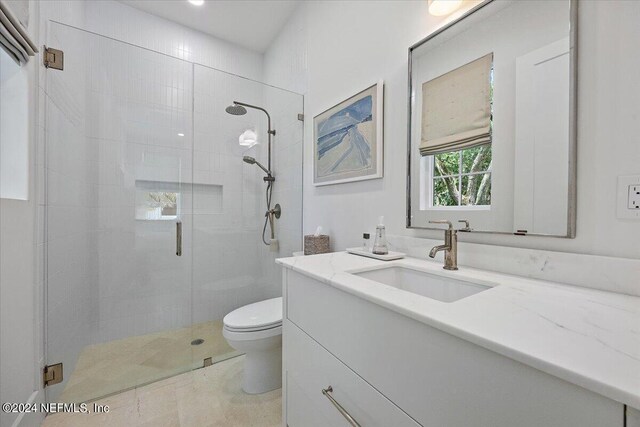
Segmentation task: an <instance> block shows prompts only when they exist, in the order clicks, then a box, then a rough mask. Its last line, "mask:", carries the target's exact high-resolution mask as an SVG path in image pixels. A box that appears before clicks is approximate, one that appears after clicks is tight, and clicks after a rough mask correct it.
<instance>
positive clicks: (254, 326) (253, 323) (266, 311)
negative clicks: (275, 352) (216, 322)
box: [222, 297, 282, 335]
mask: <svg viewBox="0 0 640 427" xmlns="http://www.w3.org/2000/svg"><path fill="white" fill-rule="evenodd" d="M222 323H223V324H224V329H225V330H226V331H228V332H235V333H248V332H260V331H267V330H270V329H276V328H280V330H281V329H282V297H278V298H271V299H268V300H265V301H259V302H256V303H253V304H249V305H245V306H244V307H240V308H238V309H236V310H233V311H232V312H231V313H229V314H227V315H226V316H224V319H223V320H222ZM261 335H262V334H261ZM269 335H272V334H269Z"/></svg>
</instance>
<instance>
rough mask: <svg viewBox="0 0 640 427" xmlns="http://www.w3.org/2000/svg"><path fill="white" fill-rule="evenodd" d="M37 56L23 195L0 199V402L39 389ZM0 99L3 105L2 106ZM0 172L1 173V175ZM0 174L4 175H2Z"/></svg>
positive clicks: (33, 11) (27, 70)
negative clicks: (24, 193)
mask: <svg viewBox="0 0 640 427" xmlns="http://www.w3.org/2000/svg"><path fill="white" fill-rule="evenodd" d="M25 3H27V2H22V3H20V4H18V3H16V2H14V1H12V2H10V4H9V6H10V7H14V8H15V9H14V11H15V13H16V15H18V16H19V18H20V19H21V20H22V22H24V23H25V24H26V23H27V22H30V25H28V31H29V34H30V35H31V36H32V37H34V39H36V40H37V36H38V14H37V7H35V5H34V2H33V1H31V2H29V3H28V6H29V7H26V6H27V5H26V4H25ZM37 58H38V57H37V56H36V57H35V58H32V60H31V61H30V62H29V63H28V64H27V65H26V66H23V67H22V68H21V70H20V73H21V74H22V76H23V78H26V79H27V86H28V94H26V95H27V104H26V106H27V109H28V132H27V134H26V135H25V136H26V137H27V140H26V141H24V143H26V144H27V146H28V150H27V154H28V156H29V157H28V176H27V179H28V181H27V184H28V194H29V198H28V199H27V200H7V199H0V401H1V402H30V401H32V402H38V401H41V400H42V399H43V393H41V384H40V381H41V377H40V375H41V374H40V367H41V366H42V361H43V359H42V352H43V346H42V342H43V336H42V326H43V323H42V322H43V319H42V295H41V291H42V286H41V283H40V281H41V278H40V276H38V274H37V272H38V271H39V270H41V269H40V268H38V266H37V262H38V257H37V256H36V254H37V246H36V240H37V235H38V234H39V233H40V232H41V231H42V229H41V227H38V226H37V224H38V222H37V221H36V218H37V216H36V206H37V194H36V186H35V182H36V168H35V164H36V161H37V159H38V156H39V153H37V152H36V150H35V146H36V144H35V140H36V135H37V132H36V129H37V124H38V115H37V110H38V109H37V105H38V98H37V69H38V65H37V64H38V59H37ZM4 105H5V104H4V103H3V107H4ZM3 177H4V175H3ZM3 179H4V178H3ZM41 419H42V416H41V415H40V414H29V415H19V414H12V413H9V414H7V413H5V412H4V411H3V412H2V413H0V425H1V426H3V427H4V426H10V425H17V423H20V425H21V426H36V425H39V424H40V420H41Z"/></svg>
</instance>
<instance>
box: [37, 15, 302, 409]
mask: <svg viewBox="0 0 640 427" xmlns="http://www.w3.org/2000/svg"><path fill="white" fill-rule="evenodd" d="M47 43H48V45H49V46H52V47H54V48H57V49H61V50H63V51H64V61H65V63H64V70H63V71H58V70H53V69H49V70H46V71H45V72H44V75H45V84H44V87H43V92H42V94H43V98H44V105H45V108H44V111H45V120H44V123H43V126H44V131H45V138H44V144H43V146H42V149H43V151H44V154H45V156H44V158H45V164H44V165H41V167H42V170H44V180H43V182H44V184H40V185H41V186H43V190H44V191H43V193H44V194H45V197H44V200H42V202H41V203H42V204H43V206H44V218H43V219H42V221H43V223H44V224H45V227H44V229H45V232H44V236H43V239H42V243H43V249H44V253H45V263H44V270H45V274H44V279H45V289H46V297H45V304H46V306H45V319H46V328H45V329H46V337H45V342H46V362H47V364H55V363H58V362H62V363H63V364H64V377H65V378H64V381H63V382H62V383H61V384H56V385H52V386H50V387H47V388H46V396H47V400H48V401H49V402H84V401H88V400H95V399H98V398H101V397H104V396H107V395H110V394H114V393H118V392H121V391H124V390H128V389H131V388H134V387H137V386H140V385H144V384H148V383H151V382H154V381H157V380H160V379H163V378H167V377H170V376H173V375H176V374H178V373H182V372H185V371H189V370H191V369H196V368H200V367H202V366H206V365H208V364H211V363H216V362H220V361H224V360H226V359H228V358H230V357H233V356H237V355H239V353H238V352H237V351H234V349H233V348H231V347H229V345H228V343H227V341H226V340H225V339H224V336H223V334H222V326H223V318H224V316H225V315H226V314H227V313H229V312H231V311H232V310H235V309H237V308H238V307H241V306H243V305H246V304H249V303H253V302H256V301H260V300H264V299H268V298H274V297H279V296H281V295H282V290H281V289H282V288H281V283H282V279H281V269H280V268H278V266H277V265H276V264H275V259H276V258H279V257H287V256H290V255H291V253H292V252H294V251H299V250H300V249H301V240H302V236H301V235H302V145H303V144H302V135H303V132H302V121H300V120H299V115H300V114H301V113H303V98H302V96H301V95H299V94H295V93H293V92H289V91H286V90H283V89H278V88H275V87H272V86H268V85H265V84H262V83H259V82H256V81H252V80H249V79H246V78H242V77H239V76H237V75H233V74H229V73H225V72H222V71H219V70H215V69H212V68H208V67H205V66H201V65H197V64H193V63H191V62H187V61H182V60H179V59H176V58H173V57H170V56H167V55H163V54H159V53H157V52H153V51H150V50H147V49H143V48H139V47H135V46H133V45H130V44H127V43H122V42H118V41H115V40H113V39H110V38H106V37H102V36H99V35H96V34H93V33H88V32H85V31H82V30H79V29H76V28H72V27H68V26H65V25H63V24H58V23H49V28H48V33H47ZM233 101H239V102H244V103H248V104H252V105H257V106H260V107H261V108H264V109H265V110H266V111H268V112H269V114H270V117H271V120H272V125H273V127H274V128H275V130H276V134H275V135H274V136H273V144H272V153H271V154H272V156H271V167H272V171H273V174H274V176H275V182H273V205H274V206H275V204H276V203H277V204H279V205H280V206H281V209H282V215H281V217H280V218H278V219H276V220H275V221H274V240H275V241H277V245H275V244H274V245H273V246H267V245H265V244H264V243H263V238H262V233H263V227H264V220H265V211H266V200H265V190H266V186H265V181H264V180H263V177H264V173H263V171H262V170H261V169H260V168H258V167H257V166H256V165H255V164H247V163H245V162H243V160H242V159H243V156H250V157H253V158H255V159H256V161H257V162H260V163H263V164H268V157H269V156H268V144H267V141H268V138H267V118H266V115H265V114H264V112H263V111H259V110H255V109H250V110H249V111H248V112H247V113H246V114H245V115H242V116H233V115H229V114H227V113H226V112H225V108H226V107H227V106H228V105H230V104H231V103H232V102H233ZM247 131H250V132H253V133H254V134H255V138H254V141H253V142H252V143H251V144H248V145H247V144H246V143H245V144H241V143H240V141H239V136H240V135H241V134H244V133H245V132H247ZM243 142H246V141H243ZM180 231H181V236H180ZM267 233H270V230H268V231H267ZM180 237H181V241H182V245H181V247H180V245H179V241H180ZM266 239H267V241H271V236H270V234H268V235H266ZM230 363H231V362H230ZM233 366H235V367H236V368H237V366H238V365H237V364H234V365H233ZM234 378H236V377H235V376H234ZM237 378H240V377H239V376H237ZM238 387H239V385H238Z"/></svg>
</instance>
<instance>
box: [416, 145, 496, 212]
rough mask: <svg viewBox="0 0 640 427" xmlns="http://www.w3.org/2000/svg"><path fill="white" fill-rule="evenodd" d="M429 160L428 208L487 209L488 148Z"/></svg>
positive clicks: (489, 154)
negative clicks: (429, 188)
mask: <svg viewBox="0 0 640 427" xmlns="http://www.w3.org/2000/svg"><path fill="white" fill-rule="evenodd" d="M429 157H430V160H431V161H430V162H429V163H430V164H431V171H430V172H431V173H430V174H428V175H427V176H430V179H431V185H430V187H431V191H430V195H431V196H430V207H431V208H436V209H437V208H448V207H451V208H454V207H457V208H471V207H474V206H490V205H491V144H486V145H481V146H478V147H473V148H468V149H465V150H460V151H452V152H448V153H442V154H436V155H434V156H429Z"/></svg>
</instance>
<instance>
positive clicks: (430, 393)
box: [285, 271, 624, 427]
mask: <svg viewBox="0 0 640 427" xmlns="http://www.w3.org/2000/svg"><path fill="white" fill-rule="evenodd" d="M285 291H286V304H287V319H289V321H290V322H291V323H293V324H294V325H296V326H297V327H299V328H300V329H301V330H302V331H304V332H305V333H306V334H308V335H309V336H310V337H311V338H313V340H314V341H316V342H317V343H319V344H320V345H321V346H322V347H323V348H325V349H326V350H327V351H328V352H330V353H331V354H332V355H333V356H334V357H336V358H337V359H339V360H340V362H342V363H344V365H346V366H347V367H348V369H350V370H351V371H353V372H354V373H355V374H357V375H358V377H360V378H364V379H365V380H366V383H367V384H369V385H371V386H372V387H373V388H374V389H375V390H377V391H379V392H380V393H382V394H383V395H384V396H385V397H386V398H388V399H389V400H390V401H392V402H393V403H394V404H395V405H397V407H398V408H402V409H401V410H402V411H404V412H405V413H406V414H408V415H409V416H411V418H412V419H414V420H415V421H416V422H417V423H419V424H422V425H425V426H447V427H468V426H474V427H513V426H518V427H540V426H545V427H602V426H621V425H623V416H624V414H623V407H622V405H621V404H619V403H617V402H614V401H612V400H609V399H606V398H604V397H602V396H600V395H598V394H596V393H593V392H590V391H588V390H586V389H584V388H581V387H578V386H575V385H572V384H570V383H568V382H566V381H563V380H561V379H559V378H557V377H554V376H551V375H548V374H546V373H543V372H541V371H539V370H537V369H534V368H532V367H530V366H527V365H524V364H522V363H520V362H517V361H514V360H513V359H510V358H507V357H505V356H502V355H499V354H497V353H495V352H492V351H489V350H487V349H484V348H482V347H480V346H478V345H475V344H472V343H470V342H468V341H465V340H462V339H460V338H457V337H455V336H453V335H450V334H447V333H445V332H442V331H440V330H438V329H436V328H433V327H430V326H428V325H425V324H423V323H421V322H418V321H416V320H413V319H410V318H408V317H406V316H403V315H401V314H398V313H396V312H394V311H391V310H389V309H386V308H384V307H381V306H379V305H377V304H374V303H372V302H369V301H366V300H364V299H362V298H359V297H357V296H354V295H351V294H349V293H346V292H343V291H341V290H339V289H336V288H334V287H332V286H329V285H326V284H324V283H321V282H318V281H316V280H313V279H311V278H309V277H307V276H303V275H301V274H298V273H296V272H292V271H289V272H288V274H287V276H286V286H285ZM285 339H286V337H285ZM291 427H293V426H291Z"/></svg>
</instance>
